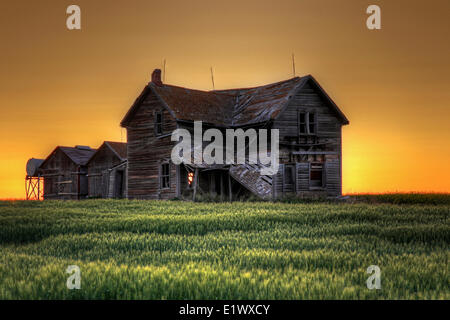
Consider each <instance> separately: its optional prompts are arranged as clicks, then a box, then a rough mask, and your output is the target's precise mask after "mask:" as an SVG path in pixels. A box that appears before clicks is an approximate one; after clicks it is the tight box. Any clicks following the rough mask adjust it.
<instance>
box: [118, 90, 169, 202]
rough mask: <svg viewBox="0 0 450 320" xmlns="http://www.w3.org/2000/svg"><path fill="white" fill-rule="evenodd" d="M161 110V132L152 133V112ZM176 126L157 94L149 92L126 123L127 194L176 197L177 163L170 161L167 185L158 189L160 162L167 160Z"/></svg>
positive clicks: (151, 197)
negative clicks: (168, 186)
mask: <svg viewBox="0 0 450 320" xmlns="http://www.w3.org/2000/svg"><path fill="white" fill-rule="evenodd" d="M158 111H162V113H163V119H164V122H163V126H162V127H163V135H161V136H156V135H155V125H154V120H155V113H156V112H158ZM176 127H177V125H176V121H175V119H174V118H173V117H172V116H171V114H170V113H169V112H168V110H167V109H165V108H164V107H163V106H162V105H161V103H160V101H159V100H158V98H157V97H156V96H154V95H153V94H152V93H150V94H149V95H148V96H147V97H146V98H145V99H144V101H143V102H142V104H141V105H140V107H139V109H138V110H137V111H136V113H135V115H134V116H133V118H132V119H131V120H130V122H129V123H128V125H127V139H128V145H127V157H128V176H127V181H128V198H131V199H170V198H175V197H176V194H177V188H176V181H177V177H176V171H177V170H176V166H175V165H174V164H172V163H170V188H165V189H161V188H160V182H159V166H160V165H161V164H162V163H163V162H166V161H169V160H170V156H171V152H172V147H173V145H174V142H171V140H170V135H171V133H172V131H173V130H175V129H176Z"/></svg>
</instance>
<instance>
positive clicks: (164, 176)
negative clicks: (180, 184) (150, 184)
mask: <svg viewBox="0 0 450 320" xmlns="http://www.w3.org/2000/svg"><path fill="white" fill-rule="evenodd" d="M159 178H160V187H161V189H165V188H170V165H169V164H168V163H163V164H162V165H161V167H160V176H159Z"/></svg>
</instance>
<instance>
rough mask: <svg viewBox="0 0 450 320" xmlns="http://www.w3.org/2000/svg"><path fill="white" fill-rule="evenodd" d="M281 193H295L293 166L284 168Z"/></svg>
mask: <svg viewBox="0 0 450 320" xmlns="http://www.w3.org/2000/svg"><path fill="white" fill-rule="evenodd" d="M283 182H284V184H283V191H284V192H295V166H293V165H285V166H284V179H283Z"/></svg>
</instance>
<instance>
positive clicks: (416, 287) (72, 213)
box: [0, 194, 450, 299]
mask: <svg viewBox="0 0 450 320" xmlns="http://www.w3.org/2000/svg"><path fill="white" fill-rule="evenodd" d="M449 215H450V195H433V194H404V195H401V194H397V195H395V194H392V195H379V196H371V195H366V196H364V195H360V196H355V197H352V198H351V200H350V201H347V202H345V203H336V202H309V203H299V202H297V203H296V202H294V201H293V202H291V203H288V202H276V203H270V202H233V203H206V202H205V203H203V202H200V203H199V202H197V203H192V202H182V201H137V200H132V201H130V200H87V201H79V202H75V201H66V202H61V201H44V202H34V201H29V202H27V201H2V202H0V299H450V290H449V280H450V273H449V266H448V259H449V253H450V250H449V243H450V223H449V222H450V221H449ZM69 265H77V266H79V267H80V270H81V289H79V290H76V289H74V290H69V289H68V288H67V286H66V281H67V278H68V277H69V276H70V274H67V273H66V269H67V267H68V266H69ZM370 265H377V266H379V267H380V269H381V289H380V290H369V289H368V288H367V286H366V280H367V278H368V277H369V276H370V275H369V274H367V273H366V270H367V268H368V267H369V266H370Z"/></svg>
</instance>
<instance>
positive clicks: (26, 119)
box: [0, 0, 450, 198]
mask: <svg viewBox="0 0 450 320" xmlns="http://www.w3.org/2000/svg"><path fill="white" fill-rule="evenodd" d="M70 4H77V5H79V6H80V7H81V26H82V29H81V30H74V31H69V30H68V29H67V28H66V18H67V14H66V8H67V6H68V5H70ZM370 4H377V5H379V6H380V7H381V19H382V21H381V23H382V29H381V30H376V31H371V30H368V29H367V28H366V18H367V16H368V15H367V14H366V12H365V11H366V8H367V7H368V6H369V5H370ZM449 13H450V1H448V0H433V1H411V0H395V1H393V0H389V1H379V0H370V1H362V0H345V1H336V0H278V1H265V0H251V1H247V0H240V1H235V0H227V1H215V0H208V1H197V0H192V1H186V0H185V1H175V0H166V1H152V0H145V1H144V0H130V1H105V0H89V1H84V0H71V1H64V0H58V1H48V0H40V1H31V0H29V1H23V0H14V1H10V0H3V1H1V4H0V37H1V50H0V65H1V72H0V108H1V117H0V137H1V138H0V150H1V151H0V152H1V157H0V198H24V197H25V191H24V177H25V164H26V161H27V159H28V158H30V157H35V158H45V157H46V156H47V155H48V153H49V152H50V151H51V150H52V149H54V147H55V146H56V145H66V146H73V145H76V144H82V145H90V146H91V147H98V146H99V145H100V144H101V142H102V141H104V140H115V141H121V139H122V141H125V139H126V138H125V137H126V133H125V130H122V129H121V128H120V126H119V122H120V120H121V119H122V117H123V115H124V114H125V112H126V111H127V110H128V108H129V107H130V106H131V104H132V103H133V101H134V99H135V98H136V97H137V95H138V94H139V93H140V91H141V90H142V88H143V86H144V85H145V84H146V83H147V82H148V81H149V80H150V75H151V72H152V70H153V69H154V68H162V64H163V60H164V59H166V60H167V65H166V71H167V72H166V75H165V82H167V83H170V84H174V85H179V86H186V87H191V88H198V89H205V90H210V89H212V85H211V78H210V66H213V68H214V74H215V84H216V89H225V88H233V87H250V86H256V85H262V84H266V83H270V82H276V81H280V80H284V79H288V78H290V77H292V63H291V54H292V53H294V54H295V60H296V70H297V75H300V76H301V75H305V74H312V75H313V76H314V77H315V78H316V79H317V80H318V81H319V83H320V84H321V85H322V86H323V87H324V89H325V90H326V91H327V92H328V93H329V95H330V96H331V97H332V98H333V99H334V100H335V102H336V103H337V104H338V105H339V107H340V108H341V109H342V111H343V112H344V113H345V114H346V116H347V117H348V118H349V120H350V125H349V126H346V127H344V129H343V191H344V192H345V193H353V192H395V191H405V192H406V191H426V192H431V191H437V192H449V191H450V148H449V138H450V130H449V124H450V123H449V122H450V121H449V119H450V103H449V101H450V90H449V85H450V76H449V74H450V62H449V57H450V41H449V34H450V15H449Z"/></svg>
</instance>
